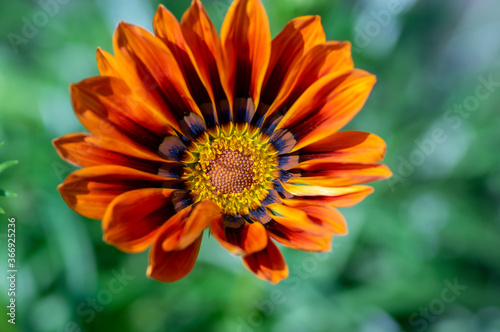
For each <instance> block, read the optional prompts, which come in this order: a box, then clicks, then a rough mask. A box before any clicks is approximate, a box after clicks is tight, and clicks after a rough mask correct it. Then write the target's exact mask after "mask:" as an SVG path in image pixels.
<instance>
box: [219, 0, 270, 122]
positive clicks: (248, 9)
mask: <svg viewBox="0 0 500 332" xmlns="http://www.w3.org/2000/svg"><path fill="white" fill-rule="evenodd" d="M221 43H222V52H223V59H224V69H223V70H222V71H221V81H222V85H223V87H224V89H225V90H226V94H227V97H228V99H229V103H230V104H231V105H233V103H234V102H236V99H238V98H242V99H244V100H246V99H247V98H252V99H253V101H254V104H255V105H258V104H259V100H260V92H261V89H262V82H263V80H264V76H265V75H266V70H267V67H268V64H269V58H270V55H271V33H270V30H269V21H268V19H267V14H266V11H265V9H264V6H263V5H262V3H261V2H260V1H259V0H236V1H235V2H234V3H233V4H232V5H231V7H230V8H229V10H228V12H227V14H226V18H225V19H224V23H223V24H222V28H221ZM233 108H234V105H233ZM252 115H253V114H252ZM252 115H248V114H244V115H238V116H237V117H236V116H235V117H234V118H232V119H233V120H235V121H240V120H242V119H241V118H242V117H249V118H251V116H252ZM228 120H231V119H221V121H222V122H225V121H228Z"/></svg>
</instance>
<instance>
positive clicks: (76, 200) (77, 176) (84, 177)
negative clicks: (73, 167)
mask: <svg viewBox="0 0 500 332" xmlns="http://www.w3.org/2000/svg"><path fill="white" fill-rule="evenodd" d="M166 180H167V179H165V178H163V177H160V176H157V175H153V174H149V173H144V172H141V171H138V170H134V169H131V168H128V167H123V166H93V167H86V168H83V169H80V170H77V171H75V172H73V173H71V174H70V175H68V177H67V178H66V179H65V180H64V182H63V183H62V184H60V185H59V186H58V187H57V189H58V190H59V192H60V193H61V196H62V197H63V199H64V201H65V202H66V204H68V206H69V207H70V208H72V209H73V210H75V211H76V212H78V213H79V214H81V215H83V216H85V217H87V218H92V219H102V218H103V216H104V213H105V211H106V208H107V207H108V205H109V204H110V203H111V201H112V200H113V199H114V198H115V197H117V196H118V195H121V194H123V193H124V192H127V191H130V190H134V189H141V188H158V187H162V186H163V184H164V183H166Z"/></svg>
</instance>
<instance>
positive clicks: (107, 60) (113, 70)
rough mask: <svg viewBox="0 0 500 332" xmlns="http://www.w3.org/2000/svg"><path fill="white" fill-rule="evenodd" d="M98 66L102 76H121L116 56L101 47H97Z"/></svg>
mask: <svg viewBox="0 0 500 332" xmlns="http://www.w3.org/2000/svg"><path fill="white" fill-rule="evenodd" d="M97 68H98V69H99V73H100V74H101V76H113V77H120V76H121V75H120V72H119V71H118V65H117V63H116V59H115V57H114V56H112V55H111V54H109V53H108V52H106V51H104V50H103V49H101V48H100V47H98V48H97Z"/></svg>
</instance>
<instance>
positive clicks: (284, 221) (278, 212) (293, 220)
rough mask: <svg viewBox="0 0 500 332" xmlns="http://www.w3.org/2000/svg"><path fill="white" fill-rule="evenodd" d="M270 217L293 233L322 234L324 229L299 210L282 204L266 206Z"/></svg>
mask: <svg viewBox="0 0 500 332" xmlns="http://www.w3.org/2000/svg"><path fill="white" fill-rule="evenodd" d="M266 208H267V211H268V214H269V216H271V218H272V219H273V220H274V221H275V222H277V223H278V224H280V225H282V226H283V227H285V228H288V229H290V230H292V231H298V232H307V233H311V234H321V233H323V232H324V229H323V228H322V227H321V226H320V225H318V224H316V223H315V222H313V221H312V220H310V219H309V218H308V217H307V214H306V213H305V212H303V211H301V210H299V209H296V208H293V207H290V206H286V205H283V204H281V203H272V204H269V205H267V206H266Z"/></svg>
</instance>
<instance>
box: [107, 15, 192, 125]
mask: <svg viewBox="0 0 500 332" xmlns="http://www.w3.org/2000/svg"><path fill="white" fill-rule="evenodd" d="M113 45H114V50H115V54H116V57H117V61H118V64H119V65H120V66H123V69H124V70H128V71H129V72H130V73H129V74H127V75H134V76H135V78H134V79H133V80H134V81H135V82H137V80H139V81H140V82H141V83H140V84H141V85H143V86H144V85H147V86H149V90H151V91H155V92H156V93H158V95H159V97H160V99H161V100H163V101H164V103H165V105H166V107H167V109H168V114H170V115H173V116H174V118H175V119H177V120H178V121H180V120H182V119H183V117H184V116H185V115H189V114H190V113H191V112H194V113H196V114H198V115H200V116H202V114H201V112H200V109H199V108H198V106H197V105H196V103H195V101H194V99H193V97H192V95H191V92H190V91H189V87H188V85H187V83H186V81H185V80H184V74H183V72H182V70H181V68H180V66H179V64H178V63H177V60H176V59H175V57H174V55H173V54H172V52H171V51H170V50H169V49H168V47H167V46H166V45H165V44H164V43H163V42H161V40H160V39H159V38H156V37H154V36H153V35H151V34H150V33H149V32H147V31H146V30H144V29H142V28H140V27H138V26H134V25H131V24H126V23H120V24H119V25H118V28H117V30H116V33H115V36H114V40H113ZM131 63H132V64H133V65H134V66H133V67H132V68H131V67H130V64H131ZM132 84H133V83H132ZM132 86H134V85H132ZM173 122H174V121H173Z"/></svg>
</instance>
